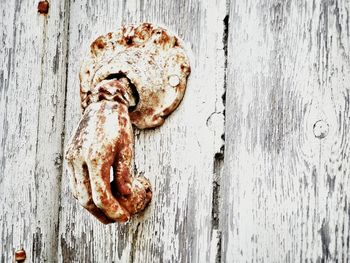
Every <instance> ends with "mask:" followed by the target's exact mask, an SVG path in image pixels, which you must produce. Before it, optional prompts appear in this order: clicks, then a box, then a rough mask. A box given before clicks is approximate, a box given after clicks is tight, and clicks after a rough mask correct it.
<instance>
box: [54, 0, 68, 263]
mask: <svg viewBox="0 0 350 263" xmlns="http://www.w3.org/2000/svg"><path fill="white" fill-rule="evenodd" d="M69 22H70V0H65V2H64V26H63V28H64V37H63V41H64V43H65V56H64V59H65V63H64V65H65V80H64V83H65V84H64V101H63V103H64V106H63V120H62V121H63V127H62V136H61V153H62V163H61V172H60V174H61V176H60V178H59V186H58V187H59V191H58V192H59V195H58V214H57V217H58V218H57V226H58V230H57V243H56V244H57V251H56V258H57V262H58V261H59V249H60V247H59V243H60V241H59V239H60V237H59V233H60V229H61V224H60V218H61V213H60V211H61V205H62V177H63V173H64V169H63V167H64V140H65V135H66V117H67V114H66V109H67V90H68V62H69V60H68V56H69Z"/></svg>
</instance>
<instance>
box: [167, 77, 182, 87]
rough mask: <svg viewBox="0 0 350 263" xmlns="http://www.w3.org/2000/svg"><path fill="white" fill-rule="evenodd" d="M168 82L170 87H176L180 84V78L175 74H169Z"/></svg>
mask: <svg viewBox="0 0 350 263" xmlns="http://www.w3.org/2000/svg"><path fill="white" fill-rule="evenodd" d="M168 80H169V84H170V86H172V87H176V86H177V85H179V84H180V78H179V77H178V76H177V75H171V76H169V79H168Z"/></svg>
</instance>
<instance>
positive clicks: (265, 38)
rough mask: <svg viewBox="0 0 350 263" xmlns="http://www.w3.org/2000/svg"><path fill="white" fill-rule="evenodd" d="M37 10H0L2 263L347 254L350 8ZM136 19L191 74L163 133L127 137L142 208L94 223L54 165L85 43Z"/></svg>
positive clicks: (340, 257) (96, 6)
mask: <svg viewBox="0 0 350 263" xmlns="http://www.w3.org/2000/svg"><path fill="white" fill-rule="evenodd" d="M36 7H37V2H36V1H0V11H1V15H0V17H1V18H0V19H1V20H0V43H1V48H0V63H1V64H0V123H1V126H0V143H1V148H0V201H1V202H0V233H1V243H0V244H1V245H0V262H11V261H13V253H14V251H15V250H16V249H19V248H21V247H23V248H24V249H25V250H26V252H27V257H28V260H27V261H28V262H208V261H209V262H215V261H217V262H219V261H222V262H248V261H249V262H306V261H307V262H348V261H349V260H350V241H349V240H350V207H349V206H350V205H349V201H350V179H349V170H350V168H349V165H348V162H349V158H348V151H349V150H350V149H349V146H348V145H349V136H348V134H347V130H348V129H349V125H350V123H349V117H350V116H349V89H350V59H349V56H350V55H349V54H350V32H349V9H350V2H349V1H335V0H334V1H316V0H315V1H306V0H305V1H277V0H274V1H268V0H260V1H252V0H247V1H228V2H227V3H226V1H224V0H217V1H200V0H198V1H185V0H181V1H136V0H131V1H102V0H101V1H83V0H75V1H73V0H72V1H68V0H67V1H58V0H55V1H50V10H49V14H48V15H47V16H43V15H39V14H38V13H37V10H36ZM228 11H229V16H226V12H228ZM145 21H148V22H153V23H156V24H162V25H164V26H166V27H167V28H169V29H170V30H172V31H173V32H175V33H177V34H178V35H179V36H180V37H181V38H182V39H184V40H185V43H186V44H187V45H188V46H187V48H188V50H189V54H190V57H191V66H192V73H191V76H190V79H189V83H188V90H187V92H186V94H185V98H184V100H183V102H182V103H181V105H180V106H179V108H178V109H177V110H176V111H175V112H174V113H173V114H172V115H171V116H170V117H169V118H168V119H167V120H166V122H165V124H164V125H163V126H162V127H160V128H158V129H154V130H148V131H136V145H135V150H136V158H135V159H136V160H135V168H136V170H137V172H138V173H143V174H144V175H145V176H146V177H148V178H150V180H151V182H152V185H153V187H154V197H153V201H152V204H151V206H150V207H149V208H148V209H147V211H146V212H145V213H144V214H143V215H140V216H139V217H137V218H135V219H134V220H133V221H131V222H130V223H128V224H126V225H117V224H113V225H108V226H104V225H102V224H100V223H99V222H98V221H96V220H95V219H94V218H93V217H92V216H90V215H89V214H88V212H86V211H84V210H83V208H81V207H80V206H79V205H78V204H77V202H76V201H75V200H74V198H73V197H72V195H71V193H70V191H69V189H68V176H67V169H66V164H65V163H62V159H61V157H62V154H63V152H64V145H65V144H66V142H67V139H68V137H69V136H70V135H71V133H72V130H73V128H74V126H75V125H76V124H77V122H78V120H79V117H80V108H79V83H78V76H77V75H78V70H79V66H80V62H81V61H82V58H83V56H84V55H85V54H86V52H87V51H88V45H89V44H90V42H91V41H92V40H93V39H94V38H95V37H97V36H98V35H101V34H104V33H106V32H109V31H113V30H115V29H116V28H118V27H119V26H120V25H121V24H123V23H138V22H145ZM226 26H227V27H226ZM227 32H228V33H229V37H228V39H226V36H227V35H226V34H227ZM226 42H227V49H226V48H225V44H226ZM226 53H227V54H226ZM226 55H227V56H226ZM226 69H227V74H225V72H226V71H225V70H226ZM225 86H226V87H227V100H226V128H225V129H226V143H225V144H226V145H225V148H226V149H225V164H224V163H223V158H222V153H221V151H222V144H223V141H222V138H221V137H222V134H223V125H224V115H223V113H224V105H223V101H222V97H223V95H224V91H225ZM318 120H323V121H325V122H326V123H327V124H328V126H329V131H328V134H327V136H326V137H325V138H323V139H319V138H316V137H315V135H314V130H313V129H314V124H315V123H316V122H317V121H318ZM219 205H220V206H219ZM221 235H222V237H221Z"/></svg>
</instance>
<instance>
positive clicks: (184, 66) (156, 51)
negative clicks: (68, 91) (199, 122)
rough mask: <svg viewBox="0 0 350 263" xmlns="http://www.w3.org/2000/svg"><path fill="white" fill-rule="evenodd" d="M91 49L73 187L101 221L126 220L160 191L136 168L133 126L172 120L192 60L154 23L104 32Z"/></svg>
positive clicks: (72, 146)
mask: <svg viewBox="0 0 350 263" xmlns="http://www.w3.org/2000/svg"><path fill="white" fill-rule="evenodd" d="M90 49H91V50H90V54H89V57H88V58H87V59H86V60H85V61H84V62H83V65H82V67H81V70H80V75H79V77H80V96H81V106H82V110H83V114H82V117H81V119H80V121H79V124H78V127H77V128H76V129H75V131H74V133H73V135H72V137H71V139H70V140H69V143H68V146H67V151H66V156H65V157H66V159H67V163H68V167H69V170H70V185H71V190H72V193H73V196H74V197H75V198H76V199H77V200H78V201H79V203H80V204H81V205H82V206H83V207H84V208H86V209H87V210H88V211H89V212H91V213H92V214H93V215H94V216H96V217H97V218H98V219H99V220H100V221H101V222H103V223H111V222H116V221H118V222H125V221H127V220H129V219H130V217H131V216H132V215H133V214H136V213H138V212H140V211H142V210H144V209H145V207H146V206H147V205H148V204H149V202H150V201H151V198H152V189H151V185H150V182H149V180H148V179H146V178H145V177H134V175H133V157H134V149H133V148H134V147H133V146H134V138H133V128H132V125H134V126H136V127H137V128H139V129H146V128H153V127H157V126H160V125H162V124H163V123H164V120H165V118H166V117H167V116H168V115H169V114H171V113H172V112H173V111H174V110H175V109H176V107H177V106H178V105H179V103H180V102H181V100H182V98H183V96H184V92H185V88H186V82H187V77H188V75H189V73H190V66H189V61H188V58H187V56H186V54H185V51H184V49H183V45H182V44H181V42H180V40H179V39H178V38H177V37H176V36H174V35H171V34H170V33H169V32H167V31H166V30H165V29H163V28H160V27H157V26H154V25H152V24H148V23H144V24H141V25H139V26H136V27H135V26H124V27H122V28H121V29H120V30H119V31H118V32H111V33H108V34H106V35H105V36H100V37H99V38H97V39H96V40H95V41H94V42H93V43H92V44H91V46H90ZM111 169H112V171H113V180H111Z"/></svg>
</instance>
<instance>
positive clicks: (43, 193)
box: [0, 1, 66, 262]
mask: <svg viewBox="0 0 350 263" xmlns="http://www.w3.org/2000/svg"><path fill="white" fill-rule="evenodd" d="M0 10H1V16H0V17H1V20H0V24H1V27H0V43H1V48H0V65H1V66H0V123H1V124H2V125H1V127H0V141H1V150H0V193H1V202H0V222H1V223H0V232H1V245H0V262H12V261H13V260H14V258H13V255H14V252H15V250H17V249H20V248H23V249H24V250H25V251H26V254H27V259H28V262H44V261H47V262H52V259H53V260H55V258H56V254H57V244H58V239H57V234H58V209H59V195H60V180H61V152H62V132H63V125H64V121H63V116H64V101H65V72H66V64H65V54H66V50H65V42H66V41H65V36H66V35H65V32H66V30H65V19H64V17H65V3H64V1H63V2H62V1H56V2H54V1H52V2H51V9H50V12H49V14H48V15H47V16H43V15H39V14H38V12H37V1H1V3H0Z"/></svg>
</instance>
